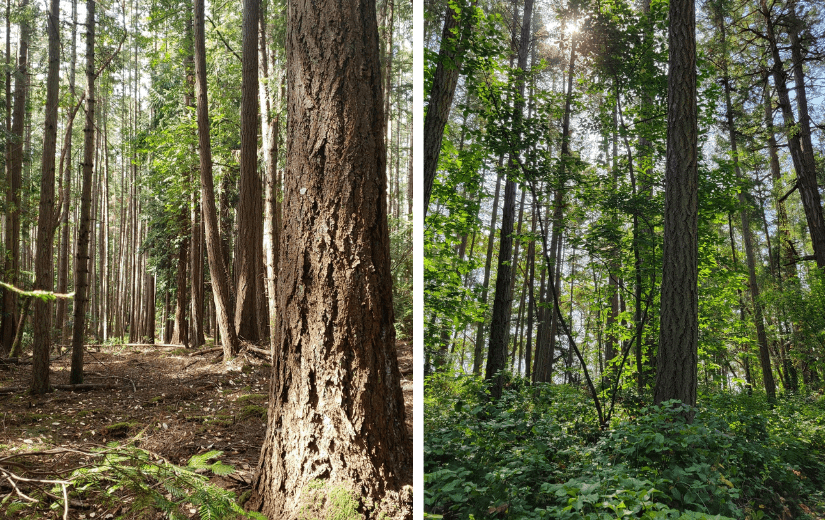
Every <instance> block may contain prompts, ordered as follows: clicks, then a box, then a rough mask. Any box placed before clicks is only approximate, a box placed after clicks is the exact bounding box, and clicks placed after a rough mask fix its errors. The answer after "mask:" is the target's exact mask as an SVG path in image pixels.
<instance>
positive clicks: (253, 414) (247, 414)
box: [238, 404, 266, 421]
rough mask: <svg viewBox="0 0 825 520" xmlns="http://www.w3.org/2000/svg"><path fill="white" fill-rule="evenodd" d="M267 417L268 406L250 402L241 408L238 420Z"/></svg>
mask: <svg viewBox="0 0 825 520" xmlns="http://www.w3.org/2000/svg"><path fill="white" fill-rule="evenodd" d="M265 417H266V408H264V407H263V406H258V405H257V404H250V405H247V406H244V407H243V408H242V409H241V413H240V414H238V420H239V421H244V420H246V419H250V418H258V419H263V418H265Z"/></svg>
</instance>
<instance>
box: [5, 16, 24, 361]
mask: <svg viewBox="0 0 825 520" xmlns="http://www.w3.org/2000/svg"><path fill="white" fill-rule="evenodd" d="M28 5H29V0H21V1H20V9H21V10H24V9H26V8H27V6H28ZM6 25H7V27H8V23H7V24H6ZM6 30H7V31H8V29H6ZM30 34H31V27H29V23H28V20H27V19H26V17H23V18H22V19H21V22H20V37H19V38H20V40H19V43H18V48H19V51H18V56H19V57H18V61H17V69H16V70H15V72H14V108H12V118H13V119H12V122H11V135H10V136H9V138H8V142H7V143H6V147H7V150H8V152H7V153H8V155H7V160H8V166H7V168H8V179H7V182H8V189H7V190H6V236H5V239H6V240H5V242H6V254H5V257H6V262H5V267H4V275H3V279H4V280H5V282H6V283H7V284H9V285H17V277H18V273H19V271H20V186H21V184H22V179H23V175H22V174H23V131H24V124H25V120H26V97H27V95H28V90H29V89H28V87H29V82H28V70H29V67H28V59H29V37H30ZM6 35H7V36H6V38H8V32H7V33H6ZM7 47H8V46H7ZM7 81H8V78H7ZM17 299H18V298H17V293H16V292H14V291H9V290H4V291H3V322H2V329H3V337H2V351H3V353H8V352H9V350H11V345H12V343H13V342H14V333H15V326H16V325H17V323H15V316H16V315H17Z"/></svg>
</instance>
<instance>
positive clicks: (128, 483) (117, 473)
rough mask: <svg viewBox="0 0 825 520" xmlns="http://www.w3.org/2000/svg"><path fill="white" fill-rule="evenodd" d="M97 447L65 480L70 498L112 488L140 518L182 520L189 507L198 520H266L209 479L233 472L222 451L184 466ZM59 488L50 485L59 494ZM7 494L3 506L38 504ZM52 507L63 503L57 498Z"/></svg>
mask: <svg viewBox="0 0 825 520" xmlns="http://www.w3.org/2000/svg"><path fill="white" fill-rule="evenodd" d="M97 451H98V453H99V458H97V459H96V461H97V463H96V464H95V465H94V466H90V467H84V468H78V469H76V470H75V471H74V472H73V473H72V474H71V475H70V476H69V477H68V478H67V479H66V480H69V481H70V482H71V483H72V491H71V495H72V497H76V498H81V499H84V498H85V499H87V500H89V499H91V500H94V501H96V502H98V503H101V501H109V500H111V501H112V502H115V501H117V500H118V498H117V496H116V495H115V493H122V492H128V493H131V494H132V495H133V496H134V500H133V501H132V502H131V504H130V505H129V510H128V512H129V513H135V514H138V516H141V517H142V515H145V514H146V513H147V512H160V513H162V514H163V515H164V516H165V517H166V518H168V519H169V520H183V519H187V518H188V514H187V513H188V509H189V508H191V507H192V506H194V507H196V508H197V509H198V513H199V515H200V518H201V520H228V519H230V518H231V519H235V518H252V519H255V520H266V518H265V517H264V516H263V515H261V514H259V513H253V512H246V511H244V510H243V509H242V508H241V507H240V506H239V505H238V503H237V497H236V496H235V493H233V492H231V491H228V490H226V489H222V488H220V487H218V486H215V485H213V484H210V483H209V477H208V475H209V474H213V475H229V474H231V473H232V472H233V471H235V468H233V467H232V466H231V465H230V464H226V463H224V462H221V460H220V457H221V456H222V455H223V452H221V451H217V450H213V451H209V452H206V453H202V454H200V455H195V456H193V457H192V458H191V459H189V461H188V462H187V464H186V465H185V466H179V465H176V464H172V463H170V462H168V461H166V460H164V459H157V460H156V456H154V455H153V454H152V453H150V452H147V451H145V450H142V449H140V448H137V447H136V446H133V445H126V446H120V445H117V444H116V443H110V444H109V445H108V446H107V447H106V448H104V449H100V450H97ZM60 491H61V490H60V489H58V488H55V489H53V490H52V492H53V494H55V495H58V496H59V495H60V494H61V493H60ZM9 498H10V497H6V498H5V499H4V500H3V501H2V504H3V506H4V509H6V511H12V510H17V509H26V508H36V507H38V504H27V503H20V502H17V501H15V500H13V499H12V503H11V504H7V502H9ZM52 506H53V507H54V506H58V507H59V508H62V507H63V506H62V500H60V501H59V502H56V503H54V504H52Z"/></svg>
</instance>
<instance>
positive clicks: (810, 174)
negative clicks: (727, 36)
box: [762, 0, 825, 269]
mask: <svg viewBox="0 0 825 520" xmlns="http://www.w3.org/2000/svg"><path fill="white" fill-rule="evenodd" d="M762 14H763V15H764V17H765V24H766V30H767V36H768V45H769V47H770V49H769V50H770V52H771V55H772V56H773V67H772V69H771V70H772V73H773V82H774V85H775V86H776V94H777V97H778V98H779V107H780V108H781V109H782V117H783V119H784V121H785V128H787V129H789V131H788V148H789V149H790V151H791V159H792V160H793V165H794V170H796V178H797V185H798V186H799V196H800V198H801V199H802V207H803V209H804V210H805V220H806V222H807V224H808V230H809V231H810V234H811V244H812V245H813V250H814V257H815V258H816V265H817V267H819V268H820V269H825V220H823V214H822V199H821V197H820V196H819V188H818V186H817V181H816V162H815V158H814V153H813V150H812V149H811V147H810V145H808V143H807V142H805V143H803V141H802V139H801V138H802V137H803V136H804V135H805V130H804V128H805V126H806V125H805V124H804V123H807V120H808V114H807V97H806V95H805V88H804V80H803V81H802V84H801V87H802V88H801V96H800V95H799V93H800V90H799V87H800V84H799V83H797V106H798V107H799V108H800V109H801V110H804V113H800V115H799V117H800V125H799V126H797V124H796V119H795V118H794V115H793V109H792V108H791V100H790V95H789V94H788V86H787V85H786V84H785V81H786V78H787V74H786V73H785V69H784V67H783V64H782V57H781V56H780V50H779V45H778V42H777V40H776V35H775V34H774V20H773V18H772V15H771V12H770V8H769V7H768V6H767V4H766V2H765V0H762ZM800 65H801V64H800ZM797 81H798V82H799V81H800V78H799V76H797ZM803 101H804V102H803ZM792 128H798V129H799V131H790V129H792ZM800 134H802V135H800ZM807 136H808V141H809V140H810V127H809V128H808V132H807ZM806 146H807V147H806Z"/></svg>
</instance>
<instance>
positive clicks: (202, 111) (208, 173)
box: [194, 0, 240, 362]
mask: <svg viewBox="0 0 825 520" xmlns="http://www.w3.org/2000/svg"><path fill="white" fill-rule="evenodd" d="M194 29H195V31H194V32H195V98H196V99H197V105H198V108H197V114H198V145H199V146H200V166H201V201H202V203H203V216H204V227H205V228H206V254H207V256H208V257H209V274H210V276H211V277H212V293H213V295H214V297H215V311H216V314H217V321H218V326H219V327H220V330H221V341H222V342H223V359H224V362H226V361H229V359H230V358H231V357H232V356H235V355H237V353H238V351H239V350H240V343H239V342H238V336H237V335H236V334H235V326H234V324H233V321H234V320H233V319H232V307H231V305H230V302H229V299H230V296H229V277H228V275H227V272H226V264H225V263H224V261H223V251H222V247H221V237H220V230H219V229H218V215H217V210H216V208H215V183H214V181H213V179H212V143H211V141H210V140H209V100H208V99H207V93H206V41H205V35H204V0H195V27H194Z"/></svg>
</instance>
